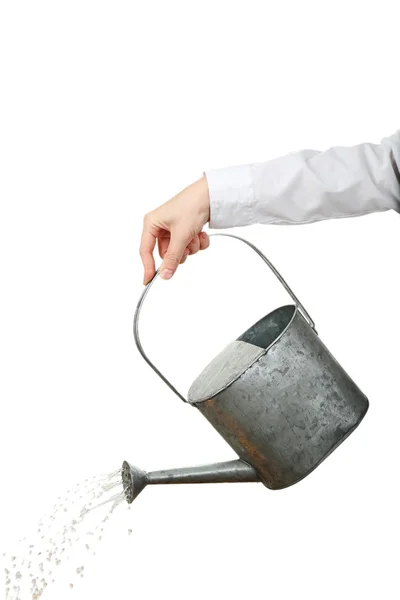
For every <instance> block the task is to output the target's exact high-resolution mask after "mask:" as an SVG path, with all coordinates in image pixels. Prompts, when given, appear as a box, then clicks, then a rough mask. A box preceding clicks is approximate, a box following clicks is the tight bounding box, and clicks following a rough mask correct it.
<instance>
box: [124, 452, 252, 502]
mask: <svg viewBox="0 0 400 600" xmlns="http://www.w3.org/2000/svg"><path fill="white" fill-rule="evenodd" d="M250 481H260V478H259V477H258V475H257V473H256V471H255V469H253V467H252V466H250V465H249V464H247V463H246V462H245V461H243V460H240V459H237V460H230V461H226V462H219V463H214V464H209V465H200V466H196V467H183V468H180V469H164V470H162V471H152V472H150V473H146V472H145V471H142V470H141V469H138V468H137V467H134V466H132V465H131V464H129V463H128V462H127V461H124V463H123V465H122V484H123V486H124V493H125V499H126V501H127V502H128V504H131V503H132V502H133V501H134V499H135V498H136V497H137V496H138V495H139V494H140V492H141V491H142V490H143V489H144V488H145V487H146V485H156V484H167V483H240V482H250Z"/></svg>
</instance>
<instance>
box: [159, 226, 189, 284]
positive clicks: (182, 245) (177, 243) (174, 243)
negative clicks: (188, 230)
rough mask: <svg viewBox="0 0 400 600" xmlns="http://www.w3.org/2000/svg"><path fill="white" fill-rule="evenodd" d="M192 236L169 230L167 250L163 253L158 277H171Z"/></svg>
mask: <svg viewBox="0 0 400 600" xmlns="http://www.w3.org/2000/svg"><path fill="white" fill-rule="evenodd" d="M191 239H192V238H191V237H190V236H184V235H182V234H181V235H180V234H177V233H175V234H173V233H172V232H171V241H170V242H169V246H168V250H167V252H166V253H165V256H164V260H163V262H162V265H161V267H160V277H161V278H162V279H171V277H172V276H173V274H174V273H175V271H176V270H177V268H178V265H179V263H180V262H181V259H182V256H183V253H184V251H185V249H186V246H187V245H188V243H189V242H190V240H191Z"/></svg>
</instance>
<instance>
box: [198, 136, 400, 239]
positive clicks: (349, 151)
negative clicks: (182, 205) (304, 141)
mask: <svg viewBox="0 0 400 600" xmlns="http://www.w3.org/2000/svg"><path fill="white" fill-rule="evenodd" d="M398 167H400V130H399V131H397V132H396V133H395V134H393V135H392V136H390V137H387V138H384V139H383V140H382V141H381V143H380V144H370V143H363V144H359V145H357V146H351V147H334V148H330V149H329V150H326V151H324V152H319V151H316V150H302V151H300V152H295V153H292V154H289V155H286V156H282V157H279V158H276V159H274V160H270V161H267V162H264V163H254V164H248V165H240V166H233V167H226V168H222V169H212V170H208V171H206V172H205V175H206V178H207V182H208V187H209V194H210V223H209V224H210V228H212V229H224V228H228V227H237V226H244V225H251V224H255V223H272V224H300V223H310V222H315V221H320V220H324V219H333V218H340V217H352V216H358V215H364V214H368V213H372V212H381V211H386V210H390V209H393V210H396V211H398V212H400V179H399V168H398Z"/></svg>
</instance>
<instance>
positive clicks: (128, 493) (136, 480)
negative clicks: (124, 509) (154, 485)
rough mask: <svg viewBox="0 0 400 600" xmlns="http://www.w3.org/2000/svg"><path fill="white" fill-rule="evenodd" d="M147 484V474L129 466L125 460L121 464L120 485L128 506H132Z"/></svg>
mask: <svg viewBox="0 0 400 600" xmlns="http://www.w3.org/2000/svg"><path fill="white" fill-rule="evenodd" d="M147 483H148V480H147V473H145V472H144V471H142V470H141V469H138V467H134V466H133V465H130V464H129V463H128V462H127V461H126V460H125V461H124V462H123V463H122V485H123V488H124V494H125V500H126V501H127V503H128V504H132V502H133V501H134V499H135V498H136V497H137V496H138V495H139V494H140V492H141V491H142V490H143V489H144V488H145V487H146V485H147Z"/></svg>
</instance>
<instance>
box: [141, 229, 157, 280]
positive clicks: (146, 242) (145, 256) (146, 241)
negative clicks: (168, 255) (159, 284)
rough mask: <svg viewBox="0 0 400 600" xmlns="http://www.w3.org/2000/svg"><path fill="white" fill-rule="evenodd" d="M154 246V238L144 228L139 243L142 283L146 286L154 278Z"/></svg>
mask: <svg viewBox="0 0 400 600" xmlns="http://www.w3.org/2000/svg"><path fill="white" fill-rule="evenodd" d="M155 245H156V238H155V236H154V235H153V234H152V233H151V232H150V231H149V229H147V227H146V225H145V226H144V229H143V233H142V239H141V242H140V250H139V252H140V257H141V259H142V263H143V267H144V277H143V283H144V285H146V284H147V283H149V281H150V280H151V279H152V278H153V277H154V274H155V272H156V265H155V262H154V257H153V251H154V247H155Z"/></svg>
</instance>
